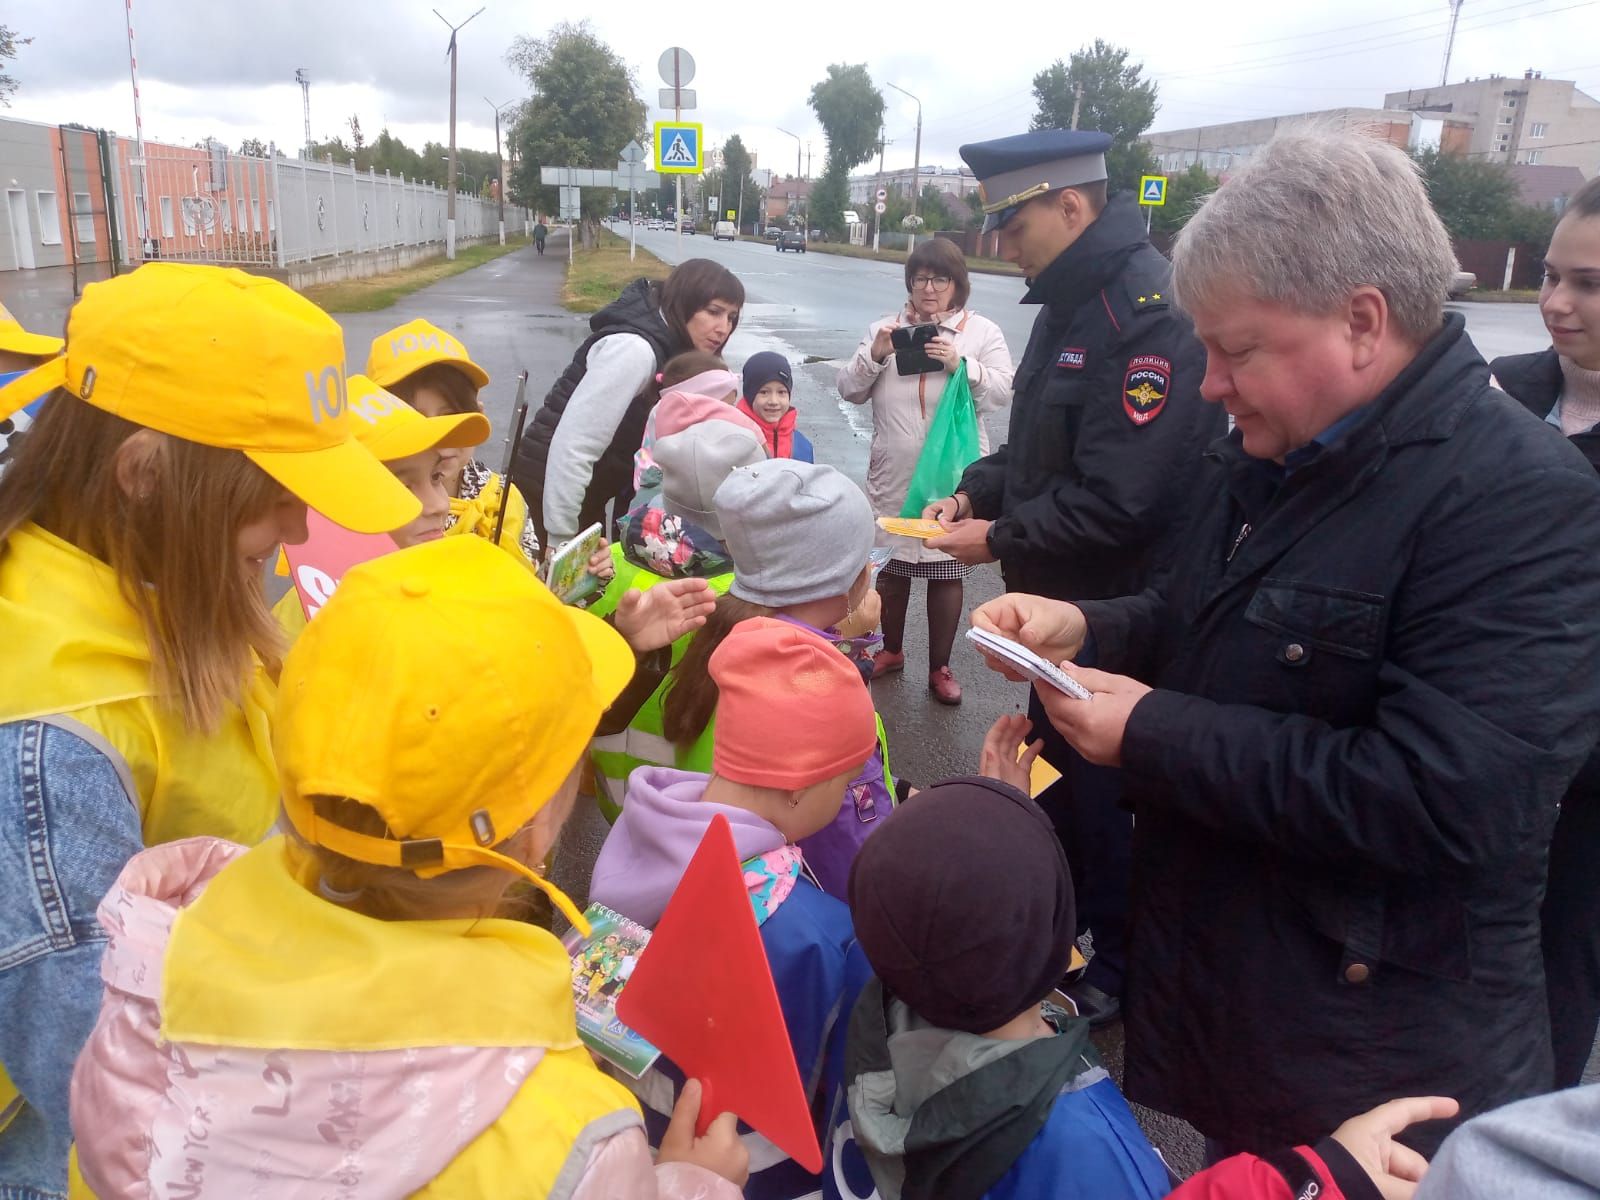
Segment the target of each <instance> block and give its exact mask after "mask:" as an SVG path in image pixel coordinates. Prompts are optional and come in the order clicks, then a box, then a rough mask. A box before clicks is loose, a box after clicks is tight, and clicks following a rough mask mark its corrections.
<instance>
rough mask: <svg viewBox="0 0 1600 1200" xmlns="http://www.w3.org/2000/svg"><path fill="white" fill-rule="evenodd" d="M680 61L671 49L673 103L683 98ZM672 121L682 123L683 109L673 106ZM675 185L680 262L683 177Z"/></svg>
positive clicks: (674, 219) (681, 250) (681, 259)
mask: <svg viewBox="0 0 1600 1200" xmlns="http://www.w3.org/2000/svg"><path fill="white" fill-rule="evenodd" d="M682 59H683V56H682V55H681V54H680V53H679V52H678V49H677V47H673V50H672V99H673V100H674V101H675V102H676V101H679V100H681V99H682V98H683V78H682V74H683V67H682ZM672 119H673V120H674V121H682V120H683V109H681V108H679V107H678V106H677V104H676V103H674V104H673V108H672ZM677 184H678V187H677V193H678V205H677V214H676V216H675V217H674V218H673V222H672V223H673V226H674V227H675V228H676V230H677V232H676V234H674V236H675V237H676V238H677V239H678V240H677V248H678V261H679V262H682V261H683V176H682V175H679V176H678V179H677Z"/></svg>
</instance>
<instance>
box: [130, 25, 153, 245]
mask: <svg viewBox="0 0 1600 1200" xmlns="http://www.w3.org/2000/svg"><path fill="white" fill-rule="evenodd" d="M126 8H127V16H128V75H129V77H130V78H131V79H132V80H133V141H134V145H135V146H136V147H137V148H138V151H139V208H140V210H141V211H140V214H139V215H140V225H141V226H142V228H141V229H140V231H139V232H140V234H141V235H142V236H143V239H144V240H143V247H142V257H143V258H144V260H145V261H146V262H148V261H149V260H150V259H151V258H153V257H154V256H155V248H156V239H155V234H154V232H153V231H152V230H151V228H150V181H149V177H148V176H147V174H146V168H145V158H144V115H143V112H142V110H141V109H140V107H139V54H138V51H136V50H135V49H134V45H133V0H126Z"/></svg>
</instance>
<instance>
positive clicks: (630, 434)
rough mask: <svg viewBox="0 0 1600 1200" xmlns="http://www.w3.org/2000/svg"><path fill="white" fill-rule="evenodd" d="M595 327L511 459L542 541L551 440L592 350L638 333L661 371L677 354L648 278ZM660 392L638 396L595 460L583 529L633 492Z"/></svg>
mask: <svg viewBox="0 0 1600 1200" xmlns="http://www.w3.org/2000/svg"><path fill="white" fill-rule="evenodd" d="M589 328H590V329H591V330H593V332H592V333H590V335H589V336H588V337H587V338H585V339H584V342H583V345H581V346H579V347H578V350H577V353H575V354H574V355H573V356H572V361H571V362H570V363H568V364H567V368H566V370H564V371H562V372H561V376H560V378H559V379H557V380H556V381H555V384H554V386H552V387H551V389H550V391H549V394H547V395H546V396H545V398H544V404H543V405H542V406H541V407H540V408H539V410H538V411H537V412H535V413H534V414H533V418H532V420H531V421H530V422H529V423H528V428H527V429H526V430H525V431H524V432H523V435H522V440H521V441H520V442H519V443H518V444H517V451H516V454H515V455H514V456H513V457H512V460H511V482H512V483H514V484H516V486H517V488H518V490H520V491H521V492H522V494H523V496H524V497H525V498H526V499H527V501H528V514H529V515H530V516H531V517H532V518H533V522H534V526H535V528H537V529H538V531H539V542H540V545H543V544H545V541H546V530H545V523H544V473H545V467H546V465H547V464H548V463H549V461H550V440H551V438H553V437H554V436H555V432H556V426H557V425H559V424H560V423H561V417H562V414H564V413H565V412H566V411H567V401H568V400H570V399H571V398H572V393H573V392H574V391H575V390H577V387H578V384H579V382H580V381H581V380H582V379H583V376H584V374H585V372H586V371H587V370H588V357H589V350H590V348H591V347H592V346H593V345H594V344H595V343H596V342H598V341H599V340H600V339H601V338H603V337H606V336H607V335H609V334H613V333H636V334H638V335H639V336H640V337H642V338H644V340H645V341H647V342H649V343H650V348H651V349H652V350H654V351H655V355H656V369H657V370H660V369H661V364H662V363H664V362H665V361H666V360H667V359H668V358H669V357H670V356H671V353H672V341H671V339H672V331H671V329H670V328H669V327H668V325H667V323H666V321H664V320H663V319H662V317H661V311H660V302H659V300H658V299H657V297H656V294H655V290H654V287H653V285H652V284H651V282H650V281H649V280H648V279H635V280H634V281H633V282H632V283H630V284H629V285H628V286H627V287H626V288H624V289H623V290H622V295H620V296H618V297H617V298H616V299H615V300H613V301H612V302H611V303H610V304H608V305H606V307H604V308H602V309H601V310H600V311H599V312H597V313H595V314H594V316H592V317H590V318H589ZM655 394H656V390H655V387H654V385H653V384H652V385H649V386H646V387H645V388H644V390H643V391H641V392H640V393H639V394H638V395H637V396H635V397H634V398H633V402H632V403H631V404H629V405H628V411H627V413H626V414H625V415H624V416H623V418H622V423H621V424H619V425H618V426H617V432H616V433H615V434H614V435H613V436H612V438H611V444H610V445H609V446H607V447H606V449H605V451H604V453H602V454H601V455H600V460H599V461H598V462H596V463H595V465H594V474H593V476H592V477H591V478H590V480H589V489H588V491H587V492H585V493H584V497H583V508H582V510H581V514H580V517H579V521H578V528H579V529H580V530H581V529H585V528H587V527H588V526H589V525H591V524H593V523H594V522H595V521H597V520H599V519H600V513H601V511H602V510H603V509H604V508H605V505H606V503H607V501H609V500H610V499H611V498H612V497H613V496H631V494H632V490H633V487H632V485H633V455H634V451H636V450H638V449H639V444H640V443H641V442H642V441H643V440H644V426H645V421H646V419H647V418H648V417H649V415H650V408H651V405H652V404H653V403H654V402H655ZM625 503H626V501H625V500H624V504H625Z"/></svg>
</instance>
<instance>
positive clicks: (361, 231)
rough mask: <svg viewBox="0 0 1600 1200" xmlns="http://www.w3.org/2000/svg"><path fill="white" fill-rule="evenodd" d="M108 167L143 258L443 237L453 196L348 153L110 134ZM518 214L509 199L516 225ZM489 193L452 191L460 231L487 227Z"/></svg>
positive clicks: (130, 248)
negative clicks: (244, 148) (238, 149)
mask: <svg viewBox="0 0 1600 1200" xmlns="http://www.w3.org/2000/svg"><path fill="white" fill-rule="evenodd" d="M117 159H118V161H117V164H116V169H115V175H116V192H117V196H118V207H119V210H120V212H121V214H122V226H123V228H124V229H125V230H127V231H128V235H127V237H126V238H125V240H124V258H125V261H127V262H130V263H136V262H139V261H142V260H144V259H148V258H164V259H177V260H181V261H190V262H208V263H228V264H234V265H238V266H269V267H270V266H276V267H283V266H287V265H288V264H290V263H299V262H307V261H310V260H312V259H318V258H325V257H334V256H338V255H341V254H360V253H363V252H366V251H371V250H387V249H392V248H394V247H397V246H421V245H429V244H438V245H443V243H444V240H445V214H446V210H447V208H448V204H449V197H448V194H447V193H446V191H445V190H444V189H443V188H440V187H437V186H435V185H433V184H429V183H420V182H418V181H416V180H408V179H405V178H404V177H397V176H393V175H389V174H387V173H385V174H382V175H379V174H377V173H376V172H375V171H358V170H357V169H356V167H355V164H354V163H350V164H348V165H345V164H340V163H333V162H313V161H308V160H306V159H298V158H283V157H279V156H277V155H274V156H272V157H269V158H255V157H251V156H248V155H241V154H233V153H230V152H229V151H227V150H226V149H224V148H223V147H221V146H217V145H208V146H198V147H194V148H188V147H182V146H166V145H155V144H151V143H148V142H147V143H146V144H145V153H144V158H143V159H142V160H140V158H139V157H138V151H137V149H136V147H135V145H134V143H133V142H131V141H129V140H127V139H118V155H117ZM525 221H526V213H525V212H524V210H522V209H520V208H515V207H512V206H510V205H508V206H507V207H506V225H507V228H508V229H510V230H512V231H513V232H518V231H520V230H521V229H522V228H523V226H524V224H525ZM498 223H499V205H498V202H496V201H493V200H484V199H480V198H478V197H476V196H464V195H462V194H461V193H460V192H457V194H456V240H457V241H458V242H466V241H471V240H473V239H475V238H482V237H492V236H495V234H496V233H497V232H498V228H499V224H498Z"/></svg>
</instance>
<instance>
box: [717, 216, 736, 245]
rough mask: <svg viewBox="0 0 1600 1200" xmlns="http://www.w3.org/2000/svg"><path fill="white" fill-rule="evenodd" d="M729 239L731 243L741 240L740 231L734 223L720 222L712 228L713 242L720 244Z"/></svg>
mask: <svg viewBox="0 0 1600 1200" xmlns="http://www.w3.org/2000/svg"><path fill="white" fill-rule="evenodd" d="M723 238H727V239H728V240H729V241H730V242H736V241H738V240H739V230H738V228H737V227H736V226H735V225H734V223H733V222H732V221H718V222H717V223H716V224H715V225H713V226H712V227H711V240H712V241H714V242H720V241H721V240H722V239H723Z"/></svg>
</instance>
